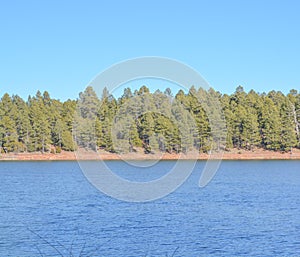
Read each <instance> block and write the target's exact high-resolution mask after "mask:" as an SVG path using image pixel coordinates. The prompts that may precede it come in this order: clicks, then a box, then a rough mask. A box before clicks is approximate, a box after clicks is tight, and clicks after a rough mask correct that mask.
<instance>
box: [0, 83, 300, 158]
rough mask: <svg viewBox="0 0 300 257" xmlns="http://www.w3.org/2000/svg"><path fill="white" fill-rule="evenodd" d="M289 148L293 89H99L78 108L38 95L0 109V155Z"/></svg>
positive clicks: (294, 140) (296, 124)
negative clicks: (117, 91) (113, 92)
mask: <svg viewBox="0 0 300 257" xmlns="http://www.w3.org/2000/svg"><path fill="white" fill-rule="evenodd" d="M218 105H219V107H220V110H221V111H222V115H223V116H222V117H223V118H224V128H223V127H221V126H219V127H218V126H217V125H216V126H215V125H214V124H213V123H214V121H215V124H221V123H222V122H221V118H220V117H219V118H218V117H217V115H216V113H217V111H216V106H218ZM218 119H219V120H218ZM224 129H225V130H226V131H224ZM225 132H226V133H225ZM216 135H217V137H218V135H221V136H220V137H219V138H216ZM295 147H296V148H299V147H300V94H299V93H298V92H297V90H294V89H293V90H290V92H289V93H288V94H287V95H285V94H283V93H282V92H280V91H271V92H269V93H257V92H255V91H254V90H251V91H250V92H248V93H246V92H245V91H244V89H243V87H241V86H239V87H238V88H237V89H236V91H235V92H234V93H233V94H230V95H228V94H221V93H220V92H217V91H215V90H213V89H212V88H210V89H209V90H204V89H202V88H200V89H196V88H195V87H191V88H190V89H189V91H188V92H184V91H182V90H179V91H178V92H177V93H176V94H175V95H173V93H172V92H171V90H170V89H169V88H168V89H166V90H165V91H164V92H161V91H160V90H157V91H155V92H153V93H151V92H150V91H149V89H148V88H147V87H146V86H142V87H141V88H140V89H138V90H135V91H134V92H132V91H131V89H130V88H126V89H124V93H123V95H122V96H121V97H119V98H115V97H114V96H113V95H111V94H110V93H109V92H108V90H107V89H106V88H105V89H104V90H103V92H102V95H101V97H100V98H98V97H97V95H96V93H95V91H94V90H93V88H91V87H87V88H86V89H85V91H84V92H81V93H80V94H79V98H78V99H77V100H67V101H64V102H61V101H60V100H57V99H52V98H51V97H50V95H49V93H48V92H47V91H45V92H44V93H43V94H42V93H41V92H39V91H38V92H37V93H36V95H35V96H29V97H28V99H27V101H25V100H23V99H22V98H21V97H19V96H17V95H13V96H10V95H8V94H4V95H3V97H2V98H1V101H0V151H1V153H9V152H37V151H40V152H42V153H44V152H53V153H60V152H61V150H65V151H74V150H76V149H77V148H82V149H91V150H98V149H103V150H105V151H108V152H113V153H115V152H117V153H123V152H134V151H137V150H138V149H142V150H143V151H144V152H145V153H153V152H158V151H159V152H169V153H179V152H183V153H185V152H187V151H190V150H196V151H199V152H208V151H210V150H211V149H212V148H214V149H225V150H230V149H232V148H238V149H246V150H249V151H251V150H255V149H256V148H263V149H267V150H274V151H290V150H291V149H292V148H295Z"/></svg>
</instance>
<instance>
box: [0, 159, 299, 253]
mask: <svg viewBox="0 0 300 257" xmlns="http://www.w3.org/2000/svg"><path fill="white" fill-rule="evenodd" d="M204 164H205V162H198V163H197V167H196V170H195V171H194V172H193V174H192V175H191V177H190V178H189V179H188V180H187V181H186V182H185V183H184V184H183V186H181V187H180V188H179V189H178V190H177V191H175V192H174V193H172V194H170V195H169V196H167V197H165V198H163V199H160V200H157V201H153V202H148V203H127V202H122V201H118V200H115V199H112V198H110V197H108V196H106V195H104V194H102V193H101V192H99V191H98V190H96V189H95V188H94V187H93V186H92V185H91V184H89V183H88V182H87V180H86V179H85V177H84V175H83V174H82V173H81V171H80V168H79V166H78V164H77V163H76V162H2V163H0V181H1V184H0V193H1V195H0V256H12V257H17V256H20V257H25V256H28V257H32V256H74V257H77V256H104V257H106V256H112V257H117V256H122V257H123V256H138V257H140V256H141V257H142V256H172V255H174V257H175V256H188V257H194V256H300V161H223V162H222V164H221V167H220V170H219V172H218V173H217V175H216V177H215V178H214V179H213V181H212V182H211V183H210V184H209V185H208V186H207V187H205V188H199V187H198V186H197V184H198V180H199V176H200V173H201V170H202V168H203V166H204ZM108 165H109V166H110V167H111V168H112V169H113V170H114V171H115V172H116V173H118V174H119V175H122V176H123V177H124V178H130V179H135V180H148V179H153V178H157V177H159V176H161V175H162V174H164V173H165V172H167V171H168V170H169V168H170V167H172V166H173V165H174V162H172V161H164V162H160V163H159V164H158V165H157V166H155V167H153V168H150V169H141V168H130V166H128V165H125V164H124V163H122V162H118V161H116V162H108Z"/></svg>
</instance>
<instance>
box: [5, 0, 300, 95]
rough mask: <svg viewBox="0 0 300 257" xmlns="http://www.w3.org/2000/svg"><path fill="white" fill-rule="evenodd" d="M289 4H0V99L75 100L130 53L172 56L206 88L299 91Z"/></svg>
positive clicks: (296, 39)
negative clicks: (44, 94)
mask: <svg viewBox="0 0 300 257" xmlns="http://www.w3.org/2000/svg"><path fill="white" fill-rule="evenodd" d="M299 10H300V2H299V1H276V0H272V1H267V0H261V1H253V0H252V1H250V0H249V1H247V0H245V1H231V0H227V1H222V0H220V1H215V0H205V1H154V0H151V1H131V0H128V1H121V0H120V1H114V0H113V1H89V0H87V1H55V0H54V1H30V0H27V1H15V0H12V1H2V2H1V3H0V46H1V47H0V95H3V93H4V92H8V93H10V94H18V95H20V96H22V97H24V98H27V96H28V95H29V94H31V95H32V94H35V93H36V91H37V90H38V89H40V90H41V91H43V90H47V91H48V92H49V93H50V95H51V96H52V97H55V98H59V99H61V100H66V99H67V98H72V99H74V98H76V97H77V96H78V93H79V92H80V91H82V90H83V89H84V88H85V87H86V85H87V84H88V83H89V81H90V80H91V79H92V78H94V77H95V76H96V75H97V74H98V73H99V72H101V71H103V70H104V69H106V68H108V67H109V66H111V65H113V64H114V63H116V62H120V61H122V60H126V59H129V58H134V57H140V56H163V57H168V58H172V59H176V60H178V61H181V62H183V63H185V64H188V65H190V66H191V67H193V68H194V69H196V70H197V71H198V72H199V73H200V74H201V75H202V76H203V77H204V78H205V79H206V80H207V81H208V82H209V84H210V85H211V86H212V87H214V88H215V89H217V90H219V91H221V92H223V93H232V92H234V90H235V88H236V87H237V86H238V85H242V86H244V88H245V90H246V91H249V90H250V89H255V90H256V91H259V92H263V91H269V90H271V89H275V90H281V91H283V92H285V93H287V92H288V91H289V89H291V88H295V89H300V76H299V73H300V72H299V68H300V15H299Z"/></svg>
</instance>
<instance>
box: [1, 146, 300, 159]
mask: <svg viewBox="0 0 300 257" xmlns="http://www.w3.org/2000/svg"><path fill="white" fill-rule="evenodd" d="M209 158H212V159H223V160H300V150H299V149H293V150H292V151H291V152H275V151H267V150H263V149H256V150H254V151H246V150H238V149H232V150H231V151H224V152H223V154H222V153H221V154H217V155H215V156H210V155H209V154H205V153H202V154H196V153H194V154H193V153H190V154H187V155H185V154H169V153H161V154H159V153H156V154H144V153H129V154H122V155H118V154H114V153H108V152H104V151H100V152H98V153H94V152H85V151H81V152H77V153H75V152H67V151H63V152H62V153H59V154H53V153H43V154H42V153H40V152H35V153H7V154H0V161H75V160H99V159H102V160H141V161H143V160H177V159H184V160H195V159H199V160H207V159H209Z"/></svg>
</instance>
